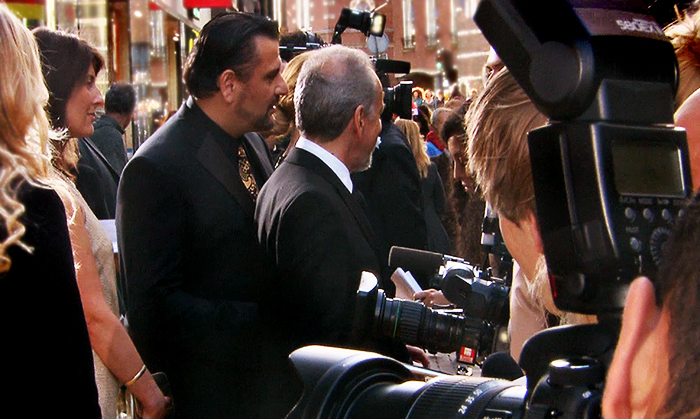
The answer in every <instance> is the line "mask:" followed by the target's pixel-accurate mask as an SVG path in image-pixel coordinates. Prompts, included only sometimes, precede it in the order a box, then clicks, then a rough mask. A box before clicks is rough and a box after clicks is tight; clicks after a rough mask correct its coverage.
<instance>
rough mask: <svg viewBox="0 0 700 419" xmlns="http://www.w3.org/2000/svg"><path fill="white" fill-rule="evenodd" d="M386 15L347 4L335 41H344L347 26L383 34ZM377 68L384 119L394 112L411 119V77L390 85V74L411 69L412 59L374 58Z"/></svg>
mask: <svg viewBox="0 0 700 419" xmlns="http://www.w3.org/2000/svg"><path fill="white" fill-rule="evenodd" d="M385 25H386V16H385V15H383V14H381V13H376V12H375V11H369V12H368V11H360V10H353V9H349V8H347V7H344V8H343V10H342V11H341V13H340V17H339V18H338V21H337V22H336V24H335V30H334V32H333V39H332V41H331V43H332V44H341V43H342V34H343V32H344V31H345V29H347V28H353V29H357V30H359V31H360V32H362V33H363V34H364V35H365V36H370V35H372V36H377V37H380V36H382V35H383V34H384V27H385ZM373 62H374V71H375V72H376V73H377V76H379V79H380V80H381V82H382V86H383V90H384V113H383V114H382V119H383V120H385V119H387V118H389V117H391V116H392V115H394V114H395V115H398V116H399V117H400V118H403V119H411V116H412V115H411V91H412V90H413V82H412V81H402V82H401V83H399V84H397V85H396V86H393V87H391V86H390V83H389V77H388V75H389V74H394V73H400V74H408V73H410V72H411V63H409V62H408V61H398V60H387V59H379V58H373Z"/></svg>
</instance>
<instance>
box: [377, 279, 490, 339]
mask: <svg viewBox="0 0 700 419" xmlns="http://www.w3.org/2000/svg"><path fill="white" fill-rule="evenodd" d="M383 294H384V293H383V292H382V293H380V297H382V298H381V300H380V301H378V304H377V311H376V313H375V320H376V328H377V331H378V334H379V335H380V336H390V337H392V338H397V339H399V340H401V341H402V342H405V343H407V344H410V345H415V346H418V347H421V348H425V349H428V350H430V351H435V352H443V353H449V352H454V351H456V350H458V349H459V348H461V347H463V346H466V347H469V348H479V347H480V345H481V335H482V332H481V331H482V326H483V321H482V320H480V319H475V318H469V317H461V316H457V315H454V314H449V313H442V312H439V311H435V310H433V309H431V308H428V307H426V306H425V305H423V304H422V303H419V302H415V301H406V300H398V299H397V300H394V299H391V298H384V295H383Z"/></svg>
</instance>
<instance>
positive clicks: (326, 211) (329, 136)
mask: <svg viewBox="0 0 700 419" xmlns="http://www.w3.org/2000/svg"><path fill="white" fill-rule="evenodd" d="M294 104H295V108H296V123H297V126H298V127H299V130H300V133H301V138H300V139H299V141H298V142H297V143H296V146H295V147H294V148H293V149H292V150H291V151H290V153H289V155H288V156H287V158H286V159H285V160H284V162H283V163H282V164H281V165H280V166H279V167H278V168H277V169H276V170H275V172H274V173H273V174H272V176H271V177H270V179H269V180H268V181H267V183H266V184H265V186H264V187H263V188H262V190H261V191H260V195H259V197H258V201H257V205H256V210H255V221H256V223H257V228H258V239H259V241H260V244H261V246H262V248H263V249H264V251H265V253H266V254H267V256H268V257H269V258H270V262H271V263H273V264H274V265H275V266H276V269H277V281H275V282H274V283H272V284H270V287H269V289H268V290H267V292H266V300H267V303H268V304H269V307H266V308H264V309H263V310H262V313H264V315H267V316H268V320H269V321H270V325H271V326H270V330H271V334H273V335H274V336H273V338H271V339H273V341H274V345H273V347H274V351H275V352H276V355H275V354H272V355H270V356H269V357H267V358H266V359H268V360H270V362H277V363H279V364H280V365H281V367H280V370H284V374H287V376H286V380H285V378H284V377H283V378H281V379H280V378H279V377H275V380H274V381H276V382H278V383H279V384H278V385H279V391H280V392H282V393H284V392H287V393H289V392H290V389H292V388H294V387H295V386H294V381H293V380H291V379H290V376H292V373H291V371H289V368H288V367H287V366H286V364H287V360H286V358H287V356H288V355H289V353H290V352H292V351H293V350H294V349H297V348H299V347H302V346H305V345H309V344H322V345H333V346H344V347H353V348H362V349H368V350H374V351H379V352H383V353H385V354H387V355H394V354H399V353H400V351H403V355H404V356H403V357H401V358H403V359H402V360H407V358H406V356H405V355H407V352H406V348H405V346H404V345H400V344H398V343H396V342H389V341H383V342H371V343H368V342H358V341H357V340H356V339H355V338H354V337H353V327H352V322H353V312H354V307H355V301H356V293H357V289H358V286H359V284H360V276H361V274H362V272H363V271H369V272H374V273H375V274H377V275H378V274H379V272H380V263H379V260H378V258H377V249H376V246H375V238H374V235H373V232H372V228H371V226H370V223H369V221H368V220H367V218H366V216H365V213H364V211H363V207H362V205H363V204H362V198H361V197H360V196H357V195H356V194H357V190H356V189H355V188H353V184H352V180H351V178H350V173H352V172H355V171H359V170H364V169H366V168H367V167H369V165H370V160H371V156H372V151H373V150H374V147H375V145H376V142H377V136H378V135H379V132H380V130H381V121H380V115H381V113H382V109H383V107H384V105H383V93H382V87H381V84H380V82H379V79H378V77H377V76H376V75H375V73H374V69H373V66H372V63H371V61H370V60H369V57H368V56H367V55H366V54H364V53H363V52H361V51H359V50H356V49H351V48H348V47H344V46H341V45H333V46H329V47H325V48H322V49H319V50H317V51H315V52H313V53H312V54H311V56H310V57H309V58H308V59H307V61H306V62H305V63H304V65H303V67H302V69H301V72H300V73H299V78H298V81H297V86H296V91H295V92H294ZM268 348H269V346H268ZM397 356H399V355H397ZM284 374H282V375H284ZM270 381H273V380H270ZM297 390H298V388H297ZM299 394H300V393H297V395H299ZM290 407H291V406H290Z"/></svg>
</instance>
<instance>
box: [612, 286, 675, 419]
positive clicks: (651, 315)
mask: <svg viewBox="0 0 700 419" xmlns="http://www.w3.org/2000/svg"><path fill="white" fill-rule="evenodd" d="M660 318H661V310H660V309H659V308H658V307H657V306H656V300H655V296H654V285H653V284H652V283H651V281H650V280H649V279H648V278H645V277H639V278H637V279H635V280H634V282H632V284H631V285H630V289H629V292H628V294H627V301H626V302H625V309H624V312H623V314H622V329H621V331H620V337H619V340H618V343H617V348H616V349H615V354H614V356H613V361H612V364H611V365H610V370H609V371H608V376H607V379H606V381H605V392H604V395H603V416H604V417H605V418H606V419H616V418H629V417H631V415H632V412H633V410H636V409H638V408H640V407H643V406H640V405H639V404H638V402H639V398H638V397H637V398H636V399H637V401H636V402H635V397H634V393H633V391H634V390H635V388H633V387H632V386H633V385H634V386H639V385H640V384H641V383H639V382H635V381H633V380H634V379H633V378H632V377H636V375H635V374H634V373H633V369H634V366H635V360H637V358H638V357H643V358H646V361H645V362H650V363H651V362H653V358H654V356H653V355H652V357H651V359H649V358H647V356H648V353H647V352H648V351H645V350H644V349H645V348H644V346H645V343H647V341H648V340H649V339H650V338H651V335H652V334H653V333H654V332H655V329H656V328H657V326H658V324H659V322H660ZM664 356H666V354H656V358H662V357H664ZM637 362H638V360H637ZM649 366H650V368H649V369H650V370H651V371H653V369H652V368H651V365H649ZM650 375H653V373H651V372H650ZM649 379H651V380H653V377H649ZM637 381H639V377H637ZM649 396H653V395H649ZM646 399H647V402H651V401H652V400H651V398H650V397H647V398H646Z"/></svg>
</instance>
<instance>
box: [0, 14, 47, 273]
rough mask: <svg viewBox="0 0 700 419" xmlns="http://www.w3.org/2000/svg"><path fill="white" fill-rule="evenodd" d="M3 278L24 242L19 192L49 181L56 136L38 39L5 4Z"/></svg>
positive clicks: (0, 148) (0, 26)
mask: <svg viewBox="0 0 700 419" xmlns="http://www.w3.org/2000/svg"><path fill="white" fill-rule="evenodd" d="M0 57H3V60H4V62H3V64H2V65H0V223H1V224H2V227H3V228H4V229H5V232H6V236H5V237H4V239H0V240H2V243H0V273H3V272H7V271H8V270H9V269H10V264H11V260H10V259H9V257H8V256H7V249H8V248H9V247H10V246H12V245H18V246H20V247H22V248H23V249H25V250H27V251H31V250H32V249H31V248H29V247H28V246H27V245H26V244H24V243H23V242H22V236H23V235H24V232H25V227H24V225H23V224H22V222H21V220H20V217H21V216H22V214H23V213H24V205H22V203H21V202H19V200H18V198H17V191H18V189H19V187H20V185H21V184H22V183H23V182H24V181H27V182H30V183H32V184H41V183H44V181H48V174H49V167H50V161H49V155H50V153H49V138H50V137H53V136H54V134H53V132H52V131H51V130H50V124H49V121H48V118H47V115H46V111H45V107H46V104H47V102H48V99H49V93H48V91H47V89H46V84H45V83H44V78H43V76H42V73H41V62H40V59H39V52H38V49H37V45H36V42H35V40H34V37H33V36H32V34H31V33H30V32H29V30H28V29H27V28H26V27H24V25H22V23H21V22H20V21H19V19H17V17H15V16H14V15H13V14H12V12H10V10H9V9H8V8H7V6H6V5H5V4H4V3H2V4H0Z"/></svg>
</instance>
